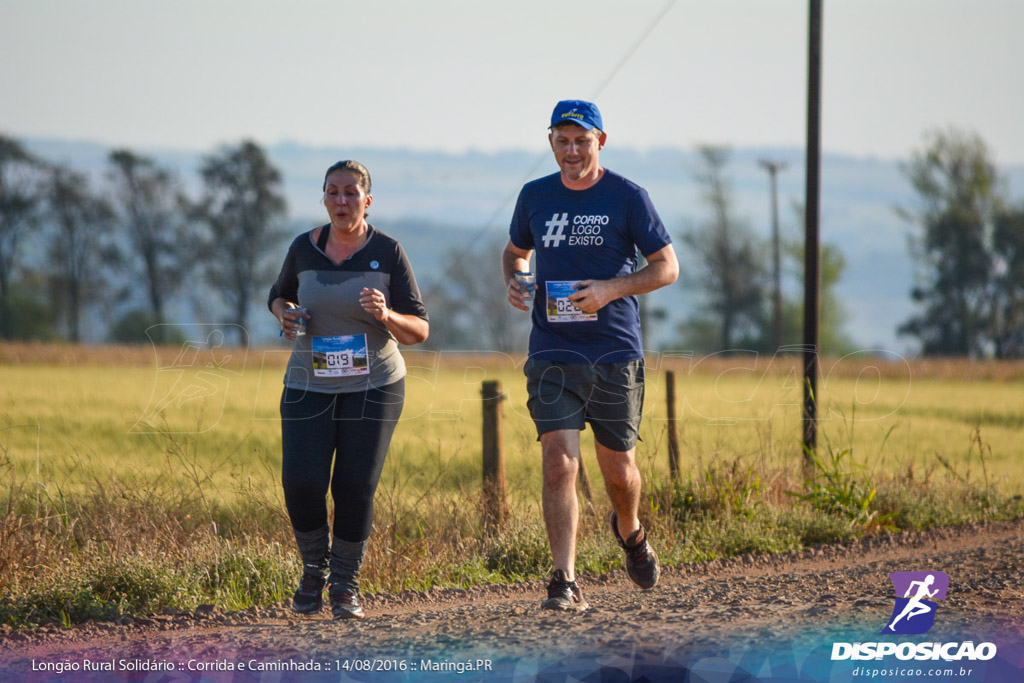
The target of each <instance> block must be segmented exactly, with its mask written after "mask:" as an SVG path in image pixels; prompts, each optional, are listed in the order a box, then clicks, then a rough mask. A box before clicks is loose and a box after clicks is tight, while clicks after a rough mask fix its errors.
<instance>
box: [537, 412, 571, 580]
mask: <svg viewBox="0 0 1024 683" xmlns="http://www.w3.org/2000/svg"><path fill="white" fill-rule="evenodd" d="M540 443H541V448H542V450H543V460H544V464H543V470H544V488H543V493H542V501H543V506H544V524H545V526H546V527H547V531H548V544H549V545H550V546H551V558H552V560H553V561H554V565H555V569H561V570H563V571H564V572H565V575H566V579H567V580H569V581H573V580H574V579H575V577H576V574H575V572H576V530H577V527H578V526H579V505H578V503H577V500H576V476H577V472H578V471H579V467H580V433H579V431H578V430H575V429H559V430H556V431H553V432H547V433H545V434H542V435H541V437H540Z"/></svg>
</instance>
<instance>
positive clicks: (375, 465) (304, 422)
mask: <svg viewBox="0 0 1024 683" xmlns="http://www.w3.org/2000/svg"><path fill="white" fill-rule="evenodd" d="M404 402H405V379H400V380H398V381H397V382H395V383H394V384H389V385H387V386H385V387H381V388H380V389H370V390H368V391H360V392H356V393H350V394H318V393H315V392H312V391H302V390H299V389H288V388H285V390H284V393H283V394H282V395H281V441H282V451H283V457H282V461H281V483H282V484H283V485H284V502H285V506H286V507H287V508H288V516H289V517H290V518H291V522H292V526H293V527H295V529H296V530H298V531H315V530H317V529H321V528H323V526H324V525H325V524H327V501H326V496H327V489H328V484H329V485H330V490H331V497H332V498H333V499H334V535H335V536H337V537H338V538H340V539H342V540H344V541H349V542H351V543H358V542H360V541H365V540H366V539H367V538H369V536H370V526H371V525H372V524H373V495H374V493H375V492H376V490H377V482H378V481H379V480H380V473H381V470H382V469H383V467H384V458H385V456H387V453H388V446H389V445H390V444H391V435H392V433H394V431H395V425H396V424H397V423H398V418H399V416H400V415H401V414H402V404H403V403H404ZM335 451H337V457H334V456H335ZM332 459H333V460H334V475H333V476H332V475H331V460H332Z"/></svg>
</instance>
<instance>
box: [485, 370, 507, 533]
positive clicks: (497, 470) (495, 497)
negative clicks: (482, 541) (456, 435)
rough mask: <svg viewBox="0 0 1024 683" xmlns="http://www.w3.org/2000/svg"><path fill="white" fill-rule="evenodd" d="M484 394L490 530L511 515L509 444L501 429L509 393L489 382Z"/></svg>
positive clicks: (487, 524) (486, 506)
mask: <svg viewBox="0 0 1024 683" xmlns="http://www.w3.org/2000/svg"><path fill="white" fill-rule="evenodd" d="M481 394H482V395H483V410H484V423H483V473H484V481H483V484H484V488H483V498H484V516H485V517H484V522H485V526H486V527H487V528H488V530H490V531H493V530H495V529H497V527H498V526H500V525H501V524H502V523H503V522H504V521H505V518H506V516H507V504H506V495H507V489H508V485H507V484H506V481H505V446H504V440H503V437H502V428H501V402H502V401H503V400H505V396H504V395H503V394H502V393H501V385H500V384H499V383H498V382H496V381H487V382H484V383H483V386H482V388H481Z"/></svg>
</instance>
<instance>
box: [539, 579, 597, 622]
mask: <svg viewBox="0 0 1024 683" xmlns="http://www.w3.org/2000/svg"><path fill="white" fill-rule="evenodd" d="M587 607H589V605H587V601H586V600H584V599H583V593H582V592H581V591H580V587H579V586H577V585H576V582H575V581H566V579H565V572H564V571H562V570H561V569H556V570H555V573H554V574H552V575H551V583H549V584H548V599H547V600H545V601H544V602H542V603H540V608H541V609H555V610H560V611H562V612H577V611H581V610H585V609H587Z"/></svg>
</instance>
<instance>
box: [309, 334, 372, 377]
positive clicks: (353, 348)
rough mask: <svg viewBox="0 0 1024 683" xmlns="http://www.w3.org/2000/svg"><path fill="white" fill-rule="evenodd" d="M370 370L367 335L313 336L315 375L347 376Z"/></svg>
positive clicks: (365, 372) (364, 373)
mask: <svg viewBox="0 0 1024 683" xmlns="http://www.w3.org/2000/svg"><path fill="white" fill-rule="evenodd" d="M369 372H370V363H369V356H368V354H367V353H366V335H365V334H350V335H343V336H339V337H313V375H314V376H316V377H347V376H349V375H366V374H369Z"/></svg>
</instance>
